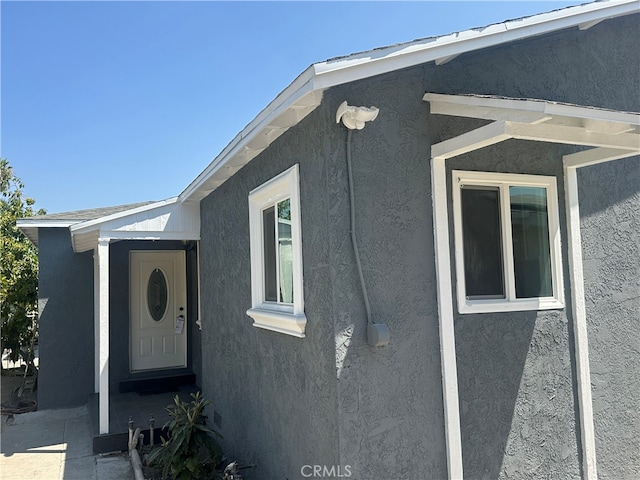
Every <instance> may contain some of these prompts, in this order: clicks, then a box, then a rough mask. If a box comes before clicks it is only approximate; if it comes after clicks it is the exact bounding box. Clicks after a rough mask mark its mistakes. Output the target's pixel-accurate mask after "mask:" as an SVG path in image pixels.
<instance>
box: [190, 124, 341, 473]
mask: <svg viewBox="0 0 640 480" xmlns="http://www.w3.org/2000/svg"><path fill="white" fill-rule="evenodd" d="M314 127H315V125H313V124H310V123H308V121H307V120H305V121H304V122H303V123H302V125H300V127H299V128H300V131H303V132H304V131H306V129H307V128H314ZM292 133H293V132H292ZM288 138H289V140H290V141H287V142H277V143H276V144H274V145H272V146H271V148H270V149H269V151H268V153H266V154H265V155H262V156H261V157H260V158H258V159H256V160H254V161H253V162H252V163H251V164H250V165H249V166H248V167H245V168H243V169H242V170H241V171H240V172H239V173H238V174H236V175H235V176H234V177H233V178H231V179H230V180H228V181H227V182H226V183H225V184H224V185H222V187H220V188H219V189H218V190H216V191H215V192H214V193H213V194H211V195H210V196H209V197H207V198H206V199H205V200H203V201H202V203H201V225H202V226H201V243H200V248H201V256H200V258H201V266H202V275H201V309H202V323H203V326H202V334H203V340H202V342H203V378H204V380H203V387H204V393H205V395H207V396H208V397H209V398H211V399H212V400H213V402H214V409H215V413H216V414H217V415H216V417H218V416H219V417H218V418H219V420H220V421H219V424H220V429H221V432H222V434H223V436H224V439H223V443H224V446H225V449H226V452H227V456H228V457H229V458H237V459H238V460H239V461H240V462H241V463H244V464H247V463H255V464H256V465H257V469H256V470H255V471H253V472H252V471H246V476H245V478H250V479H251V478H252V479H263V478H264V479H267V478H290V479H297V478H300V469H301V468H302V466H304V465H307V464H309V465H313V464H327V465H337V464H338V462H339V445H338V443H337V429H338V425H337V418H336V417H337V415H336V378H335V377H336V371H335V348H334V340H333V336H334V334H333V318H332V314H331V307H332V306H331V303H330V302H331V298H330V293H329V289H330V285H331V282H330V263H329V251H328V245H327V243H326V237H327V234H328V232H327V230H328V225H327V222H328V218H327V199H326V191H327V188H326V186H325V185H326V183H327V178H326V177H327V175H326V171H325V168H324V164H325V159H324V157H325V155H324V154H323V150H324V148H325V147H326V145H324V144H323V142H322V140H320V139H321V138H322V136H317V137H315V136H314V137H313V138H309V137H307V136H289V137H288ZM295 163H299V164H300V171H301V185H300V190H301V197H302V200H301V203H302V209H303V211H305V212H306V213H304V214H303V216H302V231H303V243H304V276H305V304H306V308H305V310H306V315H307V320H308V325H307V330H306V338H304V339H300V338H295V337H291V336H288V335H283V334H278V333H274V332H270V331H266V330H262V329H258V328H254V327H253V326H252V323H253V321H252V320H251V319H250V318H249V317H248V316H247V315H246V313H245V312H246V310H247V309H248V308H250V307H251V284H250V262H249V256H250V252H249V222H248V220H249V214H248V203H247V198H248V194H249V191H251V190H252V189H253V188H255V187H257V186H259V185H261V184H262V183H264V182H266V181H267V180H269V179H271V178H272V177H274V176H275V175H277V174H279V173H280V172H282V171H284V170H286V169H287V168H289V167H290V166H291V165H293V164H295ZM209 415H210V416H211V412H209ZM243 475H245V474H244V473H243Z"/></svg>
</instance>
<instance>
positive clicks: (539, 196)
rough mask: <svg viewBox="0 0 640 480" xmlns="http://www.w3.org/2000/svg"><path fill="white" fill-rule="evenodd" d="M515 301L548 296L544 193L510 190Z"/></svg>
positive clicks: (531, 189) (539, 189)
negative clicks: (516, 299)
mask: <svg viewBox="0 0 640 480" xmlns="http://www.w3.org/2000/svg"><path fill="white" fill-rule="evenodd" d="M509 198H510V203H511V230H512V237H513V264H514V274H515V282H516V298H536V297H550V296H552V295H553V288H552V283H551V252H550V247H549V219H548V212H547V190H546V189H545V188H542V187H520V186H517V187H509Z"/></svg>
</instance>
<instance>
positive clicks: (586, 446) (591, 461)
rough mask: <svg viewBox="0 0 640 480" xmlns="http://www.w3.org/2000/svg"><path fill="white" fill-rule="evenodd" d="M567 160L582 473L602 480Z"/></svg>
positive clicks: (574, 189)
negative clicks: (597, 456)
mask: <svg viewBox="0 0 640 480" xmlns="http://www.w3.org/2000/svg"><path fill="white" fill-rule="evenodd" d="M564 158H565V161H564V181H565V199H566V200H565V201H566V211H567V236H568V250H569V278H570V281H571V303H572V306H573V309H572V311H573V315H572V316H573V330H574V344H575V351H576V373H577V377H578V378H577V382H578V402H579V407H580V429H581V435H580V437H581V438H582V445H581V447H582V470H583V475H584V478H585V480H596V479H597V478H598V472H597V462H596V445H595V427H594V423H593V402H592V398H591V373H590V367H589V336H588V330H587V312H586V306H585V296H584V273H583V270H582V240H581V234H580V200H579V195H578V176H577V167H575V166H568V165H567V163H566V157H564Z"/></svg>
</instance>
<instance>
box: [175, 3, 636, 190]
mask: <svg viewBox="0 0 640 480" xmlns="http://www.w3.org/2000/svg"><path fill="white" fill-rule="evenodd" d="M638 12H640V2H638V1H637V0H608V1H595V2H592V3H586V4H582V5H576V6H572V7H567V8H563V9H561V10H554V11H551V12H546V13H540V14H536V15H532V16H528V17H524V18H521V19H516V20H508V21H505V22H502V23H496V24H492V25H489V26H487V27H482V28H473V29H470V30H465V31H462V32H457V33H452V34H448V35H444V36H441V37H434V38H428V39H423V40H416V41H413V42H408V43H403V44H399V45H395V46H389V47H383V48H380V49H375V50H369V51H366V52H361V53H356V54H352V55H348V56H346V57H339V58H335V59H331V60H327V61H324V62H318V63H314V64H313V65H311V66H310V67H308V68H307V69H306V70H304V71H303V72H302V73H301V74H300V75H299V76H298V77H297V78H296V79H295V80H294V81H293V82H292V83H291V84H290V85H289V86H288V87H286V88H285V89H284V90H283V91H282V92H281V93H280V94H278V96H277V97H276V98H275V99H274V100H273V101H272V102H270V103H269V104H268V105H267V107H266V108H264V109H263V110H262V111H261V112H260V113H259V114H258V115H257V116H256V117H255V118H254V119H253V120H252V121H251V122H250V123H249V124H248V125H247V126H246V127H245V128H244V129H243V130H242V131H241V132H240V133H238V134H237V135H236V136H235V137H234V139H233V140H232V141H231V142H230V143H229V144H228V145H227V146H226V147H225V148H224V149H223V150H222V151H221V152H220V153H219V154H218V155H217V156H216V157H215V158H214V159H213V160H212V161H211V163H209V165H208V166H207V167H206V168H205V169H204V170H203V171H202V172H201V173H200V174H199V175H198V176H197V177H196V178H195V179H194V180H193V181H192V182H191V183H190V184H189V185H188V186H187V187H186V188H185V189H184V190H183V191H182V193H180V195H179V196H178V198H179V200H180V201H181V202H189V201H199V200H201V199H202V198H204V196H206V195H207V194H208V193H209V192H210V191H211V190H212V189H205V184H206V182H207V181H208V180H209V179H210V178H211V177H213V176H214V175H215V174H216V173H217V172H219V171H220V170H221V169H222V168H223V167H224V166H225V165H226V164H227V163H228V162H230V161H231V160H232V159H233V158H234V157H235V156H236V155H239V154H241V153H242V151H243V149H244V148H245V147H247V145H248V144H249V143H250V142H251V141H252V140H254V139H256V138H257V137H258V135H260V134H261V133H262V132H263V130H264V129H265V128H266V127H267V126H268V125H269V123H270V122H272V121H274V120H275V119H277V118H278V116H280V115H281V114H283V113H284V112H286V111H287V110H288V109H291V108H295V107H296V102H298V101H300V100H301V99H303V97H305V96H306V95H308V94H310V93H315V92H323V91H324V90H326V89H328V88H331V87H335V86H338V85H342V84H345V83H349V82H353V81H357V80H361V79H365V78H368V77H372V76H375V75H380V74H384V73H388V72H390V71H393V70H397V69H401V68H407V67H411V66H415V65H419V64H422V63H428V62H431V61H437V60H442V59H450V58H452V57H455V56H458V55H461V54H463V53H468V52H472V51H476V50H481V49H484V48H489V47H493V46H497V45H501V44H504V43H508V42H512V41H516V40H523V39H526V38H531V37H535V36H539V35H543V34H547V33H552V32H555V31H560V30H565V29H568V28H574V27H580V28H583V29H586V28H589V27H591V26H593V25H595V24H596V23H599V22H600V21H604V20H608V19H611V18H615V17H619V16H624V15H629V14H632V13H638ZM287 128H290V127H287ZM269 143H270V142H269ZM248 161H250V160H247V161H245V162H244V163H247V162H248ZM231 175H233V173H232V174H231ZM225 179H226V178H225ZM223 181H224V180H222V181H221V182H220V183H222V182H223ZM215 188H217V187H213V189H215ZM201 189H202V191H201Z"/></svg>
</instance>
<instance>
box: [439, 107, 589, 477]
mask: <svg viewBox="0 0 640 480" xmlns="http://www.w3.org/2000/svg"><path fill="white" fill-rule="evenodd" d="M445 122H455V119H447V120H445ZM564 150H566V147H562V146H557V145H552V144H545V143H534V142H524V141H515V140H511V141H507V142H504V143H502V144H500V145H495V146H492V147H488V148H486V149H483V150H479V151H476V152H474V153H473V154H469V155H466V156H463V157H460V158H454V159H451V160H449V161H448V169H447V172H448V179H447V182H448V184H449V191H451V170H453V169H456V170H481V171H489V172H505V173H526V174H535V175H549V176H555V177H556V178H557V182H558V201H559V211H560V212H561V214H560V222H561V238H562V239H563V245H564V244H566V241H565V240H564V239H566V223H565V220H564V214H563V212H564V187H563V179H562V162H561V158H562V152H563V151H564ZM449 211H450V212H452V205H451V204H449ZM451 216H452V214H451V215H450V220H451ZM450 234H451V238H452V239H453V238H454V232H453V228H451V231H450ZM451 252H453V248H451ZM451 262H452V265H455V263H454V262H455V260H454V258H453V257H452V258H451ZM562 264H563V269H564V280H565V282H564V285H563V287H562V288H563V289H564V290H566V292H565V297H566V298H569V292H568V290H567V288H568V270H567V268H568V258H567V252H566V248H564V249H563V252H562ZM452 278H453V281H454V285H455V282H456V280H457V279H456V276H455V272H454V273H452ZM455 308H456V310H457V306H456V307H455ZM572 330H573V329H572V325H571V324H570V321H569V317H568V314H567V312H566V309H562V310H550V311H530V312H509V313H486V314H464V315H461V314H458V315H456V317H455V334H456V359H457V362H458V387H459V396H460V420H461V433H462V456H463V466H464V472H465V477H466V478H470V479H476V478H523V479H524V478H530V479H537V478H552V477H553V478H580V453H579V448H578V445H579V442H578V437H577V435H578V432H577V431H576V429H577V426H578V423H577V422H578V419H577V416H576V415H577V411H576V398H575V372H574V370H575V361H574V357H573V344H572V342H573V336H572V335H573V333H572Z"/></svg>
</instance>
